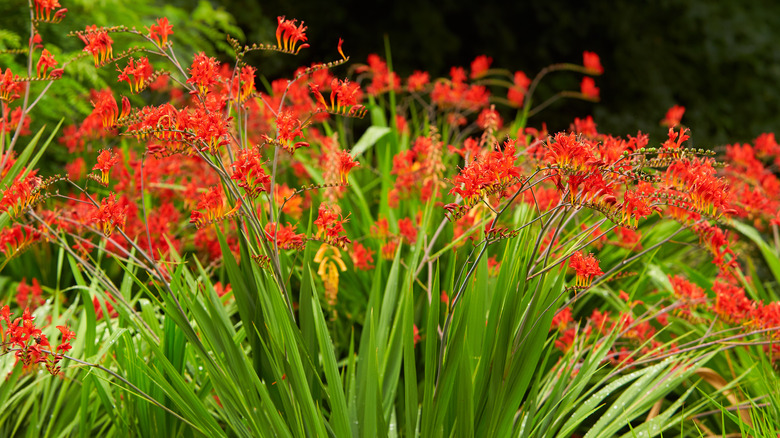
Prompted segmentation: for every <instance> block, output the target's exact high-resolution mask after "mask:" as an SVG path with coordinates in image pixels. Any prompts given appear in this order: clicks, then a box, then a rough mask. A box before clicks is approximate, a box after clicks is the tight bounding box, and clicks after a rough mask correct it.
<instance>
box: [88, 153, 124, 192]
mask: <svg viewBox="0 0 780 438" xmlns="http://www.w3.org/2000/svg"><path fill="white" fill-rule="evenodd" d="M119 160H120V158H119V155H118V154H114V153H112V152H111V150H110V149H104V150H102V151H101V152H100V154H99V155H98V157H97V163H96V164H95V166H94V167H93V168H92V170H99V171H100V182H101V183H102V184H103V185H104V186H106V185H108V175H109V172H110V171H111V168H112V167H114V165H115V164H117V163H119Z"/></svg>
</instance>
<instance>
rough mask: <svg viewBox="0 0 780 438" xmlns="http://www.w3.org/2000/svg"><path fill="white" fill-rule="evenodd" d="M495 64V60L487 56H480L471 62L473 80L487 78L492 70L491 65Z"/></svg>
mask: <svg viewBox="0 0 780 438" xmlns="http://www.w3.org/2000/svg"><path fill="white" fill-rule="evenodd" d="M492 63H493V58H491V57H489V56H485V55H479V56H477V57H476V58H474V60H473V61H471V76H470V77H471V79H478V78H481V77H482V76H485V74H486V73H487V71H488V70H489V69H490V64H492Z"/></svg>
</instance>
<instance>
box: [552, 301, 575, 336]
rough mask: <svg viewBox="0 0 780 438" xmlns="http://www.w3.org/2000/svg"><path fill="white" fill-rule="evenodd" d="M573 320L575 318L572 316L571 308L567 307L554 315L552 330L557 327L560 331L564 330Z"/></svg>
mask: <svg viewBox="0 0 780 438" xmlns="http://www.w3.org/2000/svg"><path fill="white" fill-rule="evenodd" d="M571 322H574V319H572V317H571V308H569V307H567V308H565V309H563V310H561V311H560V312H558V313H556V314H555V316H553V319H552V324H551V325H550V331H552V330H553V329H555V330H558V331H559V332H562V331H564V330H566V327H567V326H568V325H569V323H571Z"/></svg>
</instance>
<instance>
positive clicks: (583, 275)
mask: <svg viewBox="0 0 780 438" xmlns="http://www.w3.org/2000/svg"><path fill="white" fill-rule="evenodd" d="M569 267H570V268H572V269H574V273H575V274H576V277H577V279H576V286H577V287H589V286H590V284H591V282H593V277H596V276H597V275H601V274H603V273H604V272H602V271H601V268H599V261H598V260H596V258H595V257H593V254H588V255H587V256H583V255H582V251H577V252H575V253H574V254H572V255H571V258H570V259H569Z"/></svg>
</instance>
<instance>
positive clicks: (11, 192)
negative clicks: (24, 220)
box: [0, 171, 43, 217]
mask: <svg viewBox="0 0 780 438" xmlns="http://www.w3.org/2000/svg"><path fill="white" fill-rule="evenodd" d="M42 184H43V180H42V179H41V178H40V177H37V176H35V172H34V171H33V172H30V173H28V174H27V176H25V177H24V178H22V176H21V175H19V176H18V177H16V179H15V180H14V182H13V183H12V184H11V186H10V187H8V189H7V190H6V191H4V192H3V196H2V198H1V199H0V211H4V212H8V214H9V215H10V216H11V217H16V216H17V215H19V214H20V213H22V212H24V211H26V210H27V209H29V208H30V207H32V206H33V205H35V204H36V203H37V202H38V201H39V200H41V188H42Z"/></svg>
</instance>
